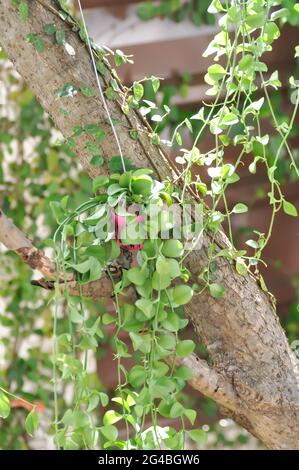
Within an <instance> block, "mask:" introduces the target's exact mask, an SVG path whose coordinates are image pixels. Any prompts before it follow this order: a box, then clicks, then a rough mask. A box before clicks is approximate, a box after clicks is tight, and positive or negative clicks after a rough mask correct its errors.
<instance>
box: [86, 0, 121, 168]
mask: <svg viewBox="0 0 299 470" xmlns="http://www.w3.org/2000/svg"><path fill="white" fill-rule="evenodd" d="M77 1H78V5H79V10H80V14H81V18H82V23H83V26H84V31H85V35H86V38H87V44H88V49H89V53H90V57H91V61H92V65H93V69H94V73H95V76H96V80H97V85H98V89H99V92H100V96H101V99H102V102H103V105H104V108H105V111H106V114H107V116H108V120H109V123H110V126H111V129H112V132H113V135H114V137H115V140H116V144H117V147H118V151H119V155H120V158H121V163H122V167H123V171H126V165H125V161H124V156H123V153H122V149H121V145H120V141H119V138H118V135H117V133H116V129H115V127H114V124H113V121H112V119H111V116H110V112H109V109H108V106H107V102H106V99H105V96H104V94H103V90H102V86H101V82H100V80H99V76H98V71H97V66H96V63H95V60H94V56H93V51H92V47H91V43H90V39H89V36H88V31H87V27H86V22H85V18H84V14H83V11H82V7H81V2H80V0H77Z"/></svg>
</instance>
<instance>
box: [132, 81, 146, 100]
mask: <svg viewBox="0 0 299 470" xmlns="http://www.w3.org/2000/svg"><path fill="white" fill-rule="evenodd" d="M133 94H134V98H135V100H137V101H140V100H141V98H142V97H143V94H144V88H143V85H142V84H141V83H139V82H134V83H133Z"/></svg>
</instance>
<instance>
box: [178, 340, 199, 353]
mask: <svg viewBox="0 0 299 470" xmlns="http://www.w3.org/2000/svg"><path fill="white" fill-rule="evenodd" d="M194 348H195V344H194V342H193V341H192V340H191V339H184V340H183V341H180V342H179V343H178V344H177V347H176V353H177V355H178V356H180V357H186V356H189V354H191V353H192V352H193V351H194Z"/></svg>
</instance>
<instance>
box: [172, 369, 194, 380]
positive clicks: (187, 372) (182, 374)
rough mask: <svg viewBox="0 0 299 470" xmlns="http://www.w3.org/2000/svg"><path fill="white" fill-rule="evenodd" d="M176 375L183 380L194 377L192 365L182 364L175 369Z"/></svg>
mask: <svg viewBox="0 0 299 470" xmlns="http://www.w3.org/2000/svg"><path fill="white" fill-rule="evenodd" d="M174 375H175V377H176V378H178V379H182V380H190V379H192V377H193V372H192V370H191V369H190V367H187V366H180V367H178V368H177V369H176V370H175V374H174Z"/></svg>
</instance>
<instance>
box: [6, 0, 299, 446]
mask: <svg viewBox="0 0 299 470" xmlns="http://www.w3.org/2000/svg"><path fill="white" fill-rule="evenodd" d="M38 1H39V3H41V4H42V5H43V6H45V7H47V8H49V9H50V11H51V12H52V13H54V14H55V15H58V16H59V17H60V18H62V19H63V20H64V21H65V23H66V24H67V25H69V26H71V28H72V30H73V31H77V32H78V34H79V36H80V38H81V40H82V42H83V43H85V45H86V47H87V49H88V51H89V53H90V55H91V58H92V61H93V65H94V69H95V73H96V74H97V75H96V76H97V84H98V89H92V88H90V87H87V86H85V84H83V83H65V84H64V85H63V86H62V87H61V88H60V89H58V90H56V92H55V98H56V99H57V106H59V107H60V111H61V113H62V114H65V115H67V110H66V109H65V108H64V102H65V100H68V99H73V98H74V97H75V96H76V95H77V94H78V93H80V94H82V95H83V96H84V97H86V98H87V99H89V98H93V97H95V96H96V95H97V94H100V97H101V99H102V102H103V105H104V108H105V110H106V112H107V119H108V120H109V123H110V124H111V127H112V130H113V134H114V138H115V139H116V140H117V144H118V148H119V153H120V155H118V156H109V157H111V158H110V163H109V168H110V174H109V176H99V177H97V178H95V179H94V181H93V187H92V191H91V194H90V197H89V198H88V199H87V200H85V201H83V202H82V203H80V205H78V206H77V207H76V208H75V210H72V209H71V208H70V205H69V198H68V197H67V196H66V197H64V198H63V199H62V200H61V201H59V202H58V201H55V202H52V204H51V207H52V210H53V213H54V215H55V217H56V220H57V223H58V228H57V230H56V232H55V234H54V237H53V239H52V240H49V241H48V244H49V245H50V246H51V247H52V248H53V251H54V253H55V260H56V267H57V280H56V282H55V289H54V291H55V292H54V295H53V298H52V303H53V306H54V318H53V337H52V344H53V354H52V358H51V359H52V363H53V377H52V383H53V390H54V420H53V434H54V441H55V445H56V446H57V448H64V449H78V448H87V449H91V448H98V447H101V448H106V449H107V448H120V449H151V448H161V447H167V448H170V449H183V448H184V447H185V443H186V439H191V440H194V441H195V442H197V443H198V444H203V443H205V442H206V434H205V432H204V431H203V430H202V429H196V428H195V429H194V428H193V427H194V424H195V422H196V411H195V410H193V409H191V408H189V407H187V406H186V405H185V404H184V403H183V401H182V400H181V398H180V396H181V395H180V392H181V391H182V389H183V388H184V386H185V384H186V382H187V381H188V380H190V379H191V378H192V371H191V370H190V369H189V368H188V367H187V366H186V365H184V359H185V358H187V357H188V356H189V355H190V354H192V353H193V351H194V349H195V344H194V343H193V341H191V340H189V339H181V338H182V336H181V333H182V330H184V328H185V327H186V325H187V323H188V320H187V319H186V318H185V316H184V305H186V304H187V303H188V302H190V301H192V300H194V299H195V300H196V296H198V295H201V293H202V292H203V291H204V290H207V289H208V290H209V292H210V295H211V296H213V297H214V298H215V299H220V298H221V297H222V296H223V295H224V294H225V288H224V286H222V285H221V284H219V283H218V282H216V272H217V270H218V260H219V259H220V258H221V257H224V258H227V259H228V260H229V261H231V262H232V263H233V264H234V265H235V268H236V270H237V272H238V273H239V274H240V275H242V276H246V275H248V274H249V272H250V273H251V274H254V275H255V276H256V277H257V279H258V281H259V283H260V285H261V288H262V289H263V290H264V291H266V292H267V287H266V285H265V282H264V280H263V278H262V276H261V275H260V272H259V266H260V263H264V261H263V258H262V255H263V250H264V248H265V247H266V245H267V243H268V241H269V239H270V237H271V233H272V229H273V225H274V222H275V217H276V214H277V213H278V212H279V211H280V210H283V211H284V212H285V213H286V214H288V215H289V216H297V210H296V208H295V206H294V205H293V204H292V203H291V202H290V201H288V200H286V198H285V196H284V194H283V192H282V189H281V185H280V181H279V179H278V178H277V166H278V161H279V159H280V156H281V154H282V152H286V154H287V156H288V159H289V167H290V170H291V171H292V173H293V174H294V177H295V178H298V176H299V170H298V162H297V160H296V156H294V154H293V152H292V150H291V148H290V146H289V143H288V139H289V137H290V135H291V134H292V130H293V127H294V123H295V118H296V115H297V112H298V106H299V92H298V87H299V83H298V81H297V80H296V79H295V77H290V79H289V87H290V102H291V103H292V106H293V109H292V113H291V116H290V118H289V120H288V121H285V120H284V121H282V122H279V121H278V120H277V118H276V115H275V112H274V110H273V106H272V101H271V90H277V89H279V88H280V87H281V81H280V79H279V76H278V72H277V71H274V72H272V73H271V74H268V67H267V65H266V63H265V62H263V60H262V56H263V55H264V53H266V52H269V51H271V49H272V44H273V43H274V41H275V40H276V39H278V37H279V36H280V29H279V26H278V25H279V22H280V21H282V19H283V18H285V16H286V11H285V9H284V8H280V4H281V2H280V1H276V0H268V1H266V0H248V1H241V0H232V1H223V2H221V1H220V0H213V1H212V2H211V4H210V6H209V8H208V15H212V16H213V18H215V19H218V24H219V28H220V30H219V33H218V34H217V35H216V36H215V38H214V39H213V40H212V42H211V43H210V45H209V46H208V48H207V50H206V51H205V53H204V56H205V57H213V59H214V63H213V65H210V66H209V67H208V69H207V74H206V76H205V81H206V83H207V84H208V85H209V89H208V91H207V95H209V96H212V97H214V100H213V102H212V104H204V105H203V107H202V108H201V109H199V110H198V112H197V113H196V114H195V115H193V116H192V117H191V118H190V119H189V118H185V119H184V120H183V121H182V122H180V123H179V124H178V125H177V126H176V128H175V130H174V133H173V135H172V136H171V138H170V139H168V140H165V139H164V140H162V139H161V137H159V126H160V125H163V120H164V119H165V118H166V117H167V116H168V114H169V112H170V108H169V107H168V106H166V105H165V106H164V109H163V112H160V110H158V108H157V105H156V103H155V102H153V101H149V100H147V99H143V98H144V82H145V81H146V82H150V83H151V86H152V88H153V91H154V93H157V92H158V90H159V86H160V79H159V78H158V77H147V78H146V79H144V80H140V81H136V82H134V83H133V84H132V86H131V87H124V86H122V85H121V84H120V82H119V79H118V76H117V73H116V71H115V70H114V69H113V70H112V67H111V60H113V62H114V64H113V66H116V67H117V66H119V65H122V64H123V63H126V62H128V63H130V61H131V60H132V59H131V57H130V56H126V55H125V54H124V53H122V52H121V51H119V50H118V51H116V52H113V51H110V50H108V49H106V48H99V47H97V46H95V45H94V44H93V43H92V41H91V40H90V39H89V37H88V33H87V30H86V26H85V22H84V16H82V18H81V20H82V21H77V20H76V19H74V18H73V17H72V16H71V15H70V13H69V11H68V9H66V7H65V6H64V5H62V4H60V3H59V2H55V4H56V7H53V6H52V3H51V5H47V3H46V1H44V0H43V1H41V0H38ZM13 3H14V4H17V6H18V9H19V14H20V19H21V21H27V19H28V15H29V14H30V9H28V3H27V2H26V1H23V0H21V1H17V2H15V1H14V2H13ZM79 5H80V3H79ZM80 8H81V6H80ZM143 8H145V7H144V6H143ZM147 8H148V7H147ZM292 8H293V14H294V15H298V12H299V6H298V4H294V5H293V6H292ZM81 11H82V10H81ZM141 11H142V10H141ZM27 41H28V42H30V43H31V44H32V47H34V48H35V50H36V51H37V52H38V53H40V54H42V53H43V52H44V50H45V48H46V47H51V44H53V43H54V44H57V45H58V46H60V47H63V48H64V50H65V53H66V54H69V55H73V54H74V50H73V48H72V46H71V45H70V44H69V43H68V40H67V33H66V32H65V31H64V30H62V29H59V28H57V25H56V24H55V23H50V24H45V25H43V33H42V34H41V33H39V34H37V33H36V32H34V31H32V32H30V33H29V34H28V36H27ZM298 47H299V46H297V47H296V50H295V57H298V54H299V53H298ZM220 58H222V59H223V58H224V59H225V60H224V61H223V60H221V63H220V62H219V59H220ZM221 64H222V65H221ZM107 77H108V78H107ZM102 83H103V84H104V85H102ZM102 86H104V89H103V90H102ZM109 100H112V101H116V102H117V103H118V104H119V106H120V107H121V109H122V111H123V113H125V114H129V112H130V111H132V109H133V110H137V111H138V112H139V113H140V114H141V115H142V116H146V115H149V116H150V119H151V122H152V123H153V129H151V128H149V127H146V126H144V128H142V129H138V128H136V129H135V128H130V129H127V132H128V134H129V135H130V137H131V138H132V139H139V137H140V132H143V133H146V134H147V135H148V137H149V139H150V140H151V142H152V143H153V144H154V145H160V143H161V142H162V143H164V144H166V145H167V146H169V147H173V146H174V145H175V146H177V147H181V146H182V145H183V132H186V131H187V132H188V133H190V134H191V135H192V139H193V145H192V146H191V148H190V149H185V148H182V149H181V150H180V152H179V156H177V158H176V163H177V165H176V167H175V168H174V177H173V179H172V180H167V181H159V180H158V179H157V178H156V176H155V175H154V172H153V171H152V170H151V169H147V168H135V167H134V165H133V164H132V163H131V161H130V158H129V156H128V157H125V156H123V155H122V149H121V145H120V141H119V140H118V136H117V126H116V123H115V120H114V118H113V115H111V114H110V112H109V107H108V105H107V101H108V102H109ZM265 106H267V108H268V110H269V113H270V115H271V119H272V120H273V123H274V130H275V132H276V134H277V139H278V145H277V148H276V152H275V156H274V158H273V159H272V160H271V161H270V160H269V159H268V158H267V145H268V143H269V135H268V134H267V133H266V132H265V131H264V129H263V126H262V125H261V112H262V110H263V108H264V107H265ZM194 122H197V124H198V123H199V124H200V125H199V130H197V131H196V132H195V130H194V129H195V127H196V126H194ZM118 124H119V123H118ZM119 125H121V124H119ZM197 127H198V126H197ZM204 132H209V133H210V135H211V137H212V141H213V145H212V147H211V148H210V149H209V150H208V151H205V152H202V151H201V149H200V147H201V139H202V137H203V134H204ZM83 134H84V136H85V137H86V139H87V140H86V144H85V145H86V149H87V150H88V152H89V154H90V159H91V163H92V165H94V166H97V167H101V166H102V165H103V164H104V157H103V155H102V154H101V142H102V141H103V140H104V139H106V138H107V136H106V133H105V131H104V130H103V129H102V128H101V127H100V126H98V125H95V124H92V123H82V125H81V126H78V127H76V128H74V129H73V133H72V135H71V136H70V137H68V138H66V139H65V141H64V142H63V145H67V146H68V147H69V148H70V149H71V150H75V149H76V139H77V138H78V137H80V136H82V135H83ZM231 146H233V147H235V148H236V149H237V150H238V155H237V157H236V159H235V161H234V162H231V161H229V160H228V159H227V152H228V150H229V149H230V148H231ZM245 164H246V165H247V166H248V169H249V172H250V173H253V174H255V173H256V171H257V168H258V167H261V166H264V167H265V169H266V172H267V175H268V180H269V188H270V189H269V192H268V198H269V204H270V206H271V208H272V215H271V220H270V223H269V228H268V231H267V233H259V232H255V238H254V239H249V240H247V241H246V244H247V246H248V247H249V248H248V250H249V251H247V250H238V249H236V248H235V247H234V239H233V233H232V228H231V217H233V216H234V214H241V213H245V212H247V210H248V207H247V205H246V204H245V203H244V202H242V201H240V202H238V203H237V204H235V205H234V207H232V208H230V207H229V206H228V203H227V199H226V190H227V188H228V187H229V186H230V185H232V184H234V183H236V182H237V181H238V180H239V179H240V177H239V175H238V171H239V169H240V167H241V166H242V165H245ZM194 175H195V176H194ZM191 201H196V204H197V206H196V210H198V209H199V208H200V212H201V213H202V214H203V222H202V224H201V225H200V226H199V230H197V231H196V236H194V237H193V239H192V240H191V243H189V244H186V239H184V237H183V238H181V239H178V238H176V237H175V235H174V234H175V229H176V223H175V218H174V216H173V212H171V208H173V207H178V208H180V209H181V210H183V209H185V208H186V206H188V207H189V206H190V204H191ZM153 207H154V208H155V217H154V219H153V218H148V216H149V214H150V213H151V210H153ZM196 210H195V212H196ZM195 212H194V209H192V210H191V218H190V220H189V225H190V227H192V229H195V228H197V229H198V226H197V224H196V221H195V215H196V214H195ZM223 223H225V224H227V227H228V234H229V242H230V243H227V247H226V248H219V245H218V244H217V243H216V239H217V234H218V231H219V229H220V226H221V225H222V224H223ZM205 232H209V233H210V234H211V235H212V243H211V244H210V246H209V247H208V263H207V265H206V266H205V267H204V269H203V270H202V271H201V272H198V276H197V278H196V279H194V276H192V275H191V273H190V271H189V270H188V267H187V266H186V262H185V261H186V260H187V258H188V255H189V254H190V251H192V250H193V249H195V248H196V246H197V243H198V242H200V240H201V239H202V236H203V233H205ZM166 233H167V234H168V237H167V236H165V234H166ZM188 241H189V242H190V240H188ZM72 276H73V277H72ZM70 278H72V282H73V283H75V286H76V291H75V292H74V289H73V284H72V285H71V284H70V282H69V279H70ZM103 278H105V279H107V280H108V281H109V282H110V284H111V295H112V299H113V304H114V311H115V313H108V312H106V311H105V312H102V314H101V315H95V314H94V313H92V314H90V312H89V311H88V309H86V308H85V300H84V298H85V296H86V292H87V291H86V287H88V286H89V287H90V286H92V285H93V283H96V282H97V281H99V280H101V279H103ZM269 296H270V294H269ZM65 320H67V321H65ZM66 325H67V327H66ZM108 327H109V328H110V330H109V331H111V329H112V331H113V340H112V343H113V348H114V355H115V361H116V362H117V369H118V385H117V389H116V391H115V396H114V397H113V398H112V399H111V400H110V399H109V397H108V395H107V394H105V393H104V392H101V391H98V390H97V388H96V387H95V386H94V384H93V383H91V381H90V380H89V376H88V364H89V360H90V358H91V357H92V356H93V354H94V352H95V351H96V349H97V347H98V339H99V338H100V339H101V338H103V337H104V336H105V332H106V329H107V328H108ZM123 331H125V332H127V333H128V334H129V337H130V340H131V346H130V347H128V345H127V344H126V343H125V342H124V341H123V340H122V332H123ZM128 358H130V359H133V360H134V365H133V366H132V367H130V368H128V367H126V366H125V365H124V362H125V361H124V360H125V359H128ZM66 385H71V387H72V393H71V395H72V396H71V404H70V406H69V408H68V410H67V411H65V412H64V413H63V415H62V414H61V412H60V395H61V393H62V391H63V389H64V387H65V386H66ZM9 397H10V394H9V392H7V391H6V390H5V389H2V388H1V389H0V412H1V416H3V417H7V416H8V414H9V412H10V404H9V403H10V402H9ZM99 406H101V407H102V408H103V409H105V411H104V413H103V416H102V417H101V419H100V420H99V415H98V414H96V413H95V410H98V408H99ZM107 407H108V409H107ZM159 417H163V418H167V419H168V420H179V421H180V430H179V431H177V430H176V428H175V427H174V426H170V425H169V426H166V427H162V426H160V425H159ZM116 423H119V425H120V426H116ZM37 427H38V413H37V412H36V406H35V405H33V406H32V409H31V411H30V413H29V414H28V416H27V419H26V429H27V430H28V432H29V434H33V433H34V432H35V430H36V429H37ZM120 429H124V430H125V432H124V433H121V432H120Z"/></svg>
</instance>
